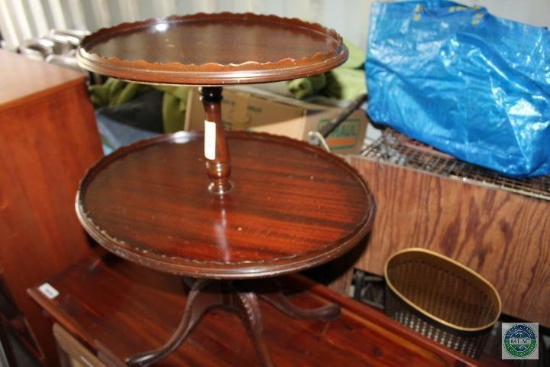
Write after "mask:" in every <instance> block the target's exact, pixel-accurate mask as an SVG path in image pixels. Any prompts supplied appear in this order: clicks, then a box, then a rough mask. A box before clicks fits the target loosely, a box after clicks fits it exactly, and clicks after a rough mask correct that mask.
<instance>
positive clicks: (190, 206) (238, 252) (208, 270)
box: [77, 132, 375, 279]
mask: <svg viewBox="0 0 550 367" xmlns="http://www.w3.org/2000/svg"><path fill="white" fill-rule="evenodd" d="M228 144H229V148H230V150H231V155H232V180H233V183H234V187H233V188H232V189H231V191H230V192H229V193H228V194H227V195H221V196H220V195H214V194H212V193H211V192H210V191H209V190H208V180H209V178H208V176H207V175H206V173H205V170H204V158H202V157H201V152H202V150H203V145H202V133H200V132H180V133H177V134H175V135H169V136H161V137H157V138H153V139H151V140H147V141H142V142H138V143H136V144H134V145H131V146H128V147H125V148H123V149H121V150H118V151H117V152H115V153H112V154H110V155H109V156H106V157H105V158H104V159H102V160H101V161H100V162H98V164H96V165H95V166H94V167H92V168H91V169H90V171H89V172H88V174H87V175H86V177H85V178H84V179H83V181H82V184H81V187H80V190H79V193H78V198H77V212H78V216H79V218H80V220H81V222H82V224H83V226H84V228H85V229H86V230H87V231H88V232H89V233H90V234H91V236H92V237H93V238H94V239H95V240H97V241H98V242H99V243H100V244H101V245H102V246H104V247H105V248H107V249H108V250H109V251H111V252H113V253H115V254H117V255H120V256H122V257H124V258H127V259H130V260H132V261H135V262H137V263H140V264H142V265H145V266H149V267H152V268H155V269H157V270H160V271H165V272H171V273H174V274H178V275H184V276H191V277H195V278H216V279H246V278H264V277H270V276H275V275H280V274H285V273H289V272H295V271H300V270H304V269H307V268H311V267H313V266H316V265H320V264H323V263H326V262H328V261H330V260H331V259H334V258H336V257H339V256H340V255H342V254H343V253H345V252H347V251H348V250H350V249H351V248H353V247H354V246H355V245H356V244H357V243H358V242H359V241H360V240H362V239H363V238H364V237H365V236H366V234H367V233H368V231H369V229H370V227H371V225H372V222H373V219H374V212H375V204H374V201H373V199H372V194H371V192H370V191H369V189H368V186H367V184H366V183H365V181H363V179H362V178H361V177H360V176H359V175H358V173H357V172H356V171H355V170H354V169H353V168H352V167H351V166H349V165H348V164H347V163H345V162H344V161H343V160H342V159H341V158H340V157H337V156H335V155H332V154H330V153H327V152H325V151H323V150H321V149H319V148H317V147H314V146H311V145H309V144H306V143H304V142H300V141H296V140H292V139H288V138H285V137H278V136H273V135H268V134H257V133H256V134H253V133H246V132H228Z"/></svg>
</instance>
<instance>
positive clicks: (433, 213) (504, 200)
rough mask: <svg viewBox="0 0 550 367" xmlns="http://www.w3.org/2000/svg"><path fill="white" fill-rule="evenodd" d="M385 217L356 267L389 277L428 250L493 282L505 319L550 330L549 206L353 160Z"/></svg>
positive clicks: (378, 222) (479, 186) (378, 216)
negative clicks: (409, 254) (396, 262)
mask: <svg viewBox="0 0 550 367" xmlns="http://www.w3.org/2000/svg"><path fill="white" fill-rule="evenodd" d="M349 162H350V163H351V164H352V165H353V166H354V167H356V168H357V169H358V170H359V172H360V173H361V175H362V176H363V177H364V178H365V179H366V180H368V182H369V186H370V187H371V189H372V192H373V195H374V197H375V200H376V203H377V206H378V210H377V214H376V221H375V224H374V226H373V229H372V232H371V234H370V236H369V241H368V244H367V246H366V250H365V252H364V253H363V254H362V256H361V257H360V258H359V260H358V261H357V263H356V267H357V268H359V269H363V270H366V271H368V272H370V273H374V274H378V275H382V274H383V271H384V269H383V266H384V262H385V261H386V260H387V259H388V257H389V256H390V255H391V254H392V253H394V252H395V251H397V250H400V249H402V248H408V247H422V248H427V249H431V250H433V251H436V252H438V253H440V254H442V255H445V256H448V257H450V258H452V259H454V260H456V261H458V262H460V263H462V264H463V265H465V266H468V267H469V268H471V269H472V270H474V271H476V272H478V273H479V274H481V275H482V276H483V277H485V278H486V279H487V280H488V281H489V282H491V283H492V284H493V285H494V286H495V288H496V289H497V290H498V292H499V294H500V296H501V298H502V312H503V313H505V314H508V315H511V316H515V317H518V318H520V319H523V320H531V321H533V322H539V323H541V324H543V325H546V326H550V312H549V311H548V310H549V309H548V300H549V299H550V282H549V281H548V280H549V279H550V266H548V264H550V246H549V245H548V244H550V202H548V201H545V200H541V199H536V198H529V197H526V196H523V195H519V194H515V193H510V192H507V191H504V190H498V189H494V188H488V187H485V186H483V185H482V184H476V183H468V182H461V181H459V180H456V179H452V178H446V177H441V176H438V175H435V174H429V173H426V172H421V171H418V170H413V169H410V168H403V167H399V166H395V165H392V164H389V163H383V162H374V161H372V160H368V159H363V158H360V157H350V158H349Z"/></svg>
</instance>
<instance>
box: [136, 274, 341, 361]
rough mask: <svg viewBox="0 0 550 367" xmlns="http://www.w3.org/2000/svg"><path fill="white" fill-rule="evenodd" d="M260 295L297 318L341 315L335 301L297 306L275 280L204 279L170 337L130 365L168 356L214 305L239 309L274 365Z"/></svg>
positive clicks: (263, 353)
mask: <svg viewBox="0 0 550 367" xmlns="http://www.w3.org/2000/svg"><path fill="white" fill-rule="evenodd" d="M258 298H261V299H263V300H265V301H267V302H269V303H270V304H271V305H273V306H274V307H276V308H277V309H278V310H279V311H281V312H283V313H285V314H287V315H288V316H290V317H294V318H299V319H310V320H322V321H330V320H333V319H335V318H337V317H338V316H339V315H340V307H339V306H338V305H335V304H334V305H329V306H325V307H321V308H317V309H304V308H301V307H298V306H296V305H294V304H293V303H291V302H290V300H289V299H288V298H287V297H286V295H285V294H284V293H283V291H282V288H281V286H279V284H278V283H277V282H276V281H275V280H269V279H263V280H257V281H226V280H211V279H200V280H197V281H195V282H194V283H193V285H192V287H191V290H190V292H189V296H188V298H187V305H186V307H185V312H184V314H183V317H182V319H181V322H180V324H179V325H178V328H177V329H176V331H175V332H174V334H173V335H172V337H171V338H170V340H168V342H166V344H164V345H163V346H162V347H160V348H158V349H155V350H152V351H149V352H145V353H140V354H137V355H135V356H132V357H130V358H128V359H127V360H126V364H127V365H128V366H149V365H150V364H152V363H155V362H157V361H159V360H161V359H163V358H165V357H166V356H168V355H169V354H170V353H172V352H173V351H175V350H176V349H177V348H178V347H179V346H180V345H181V344H182V343H183V342H184V341H185V339H186V338H187V337H188V336H189V334H190V333H191V331H192V330H193V328H194V327H195V326H196V325H197V324H198V322H199V321H200V319H201V318H202V316H203V315H204V314H205V313H206V312H208V310H210V309H211V308H213V307H221V308H225V309H227V310H229V311H232V312H235V313H236V314H237V315H238V316H239V317H240V318H241V320H242V322H243V324H244V326H245V328H246V330H247V332H248V334H249V336H250V338H251V339H252V342H253V344H254V347H255V348H256V351H257V353H258V357H259V359H260V361H261V364H262V366H265V367H271V366H274V364H273V361H272V358H271V354H270V352H269V348H268V347H267V344H266V341H265V339H264V336H263V321H262V312H261V309H260V305H259V303H258Z"/></svg>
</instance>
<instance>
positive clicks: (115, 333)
mask: <svg viewBox="0 0 550 367" xmlns="http://www.w3.org/2000/svg"><path fill="white" fill-rule="evenodd" d="M278 279H279V281H281V282H282V284H283V285H284V287H285V289H286V290H287V295H288V296H289V298H290V300H291V302H292V303H293V304H295V305H297V306H300V307H302V308H305V309H315V308H318V307H323V306H327V305H331V304H337V305H339V306H340V308H341V316H340V317H339V318H338V319H336V320H334V321H330V322H328V323H327V322H325V321H319V320H317V321H315V320H298V319H295V318H288V317H286V315H284V314H282V313H281V312H279V310H277V309H275V308H274V307H272V306H271V305H270V304H269V303H267V302H264V301H263V300H262V299H260V301H259V302H260V304H261V307H262V309H263V325H264V330H263V332H264V336H265V341H266V344H267V345H268V347H269V349H270V351H271V355H272V358H273V362H274V363H275V364H276V365H277V366H280V367H284V366H292V367H295V366H307V367H326V366H347V367H364V366H417V367H422V366H449V367H451V366H485V367H489V366H501V365H504V364H501V363H500V362H498V361H495V360H493V359H488V358H486V356H484V359H482V360H480V361H479V362H477V361H473V360H471V359H469V358H468V357H465V356H463V355H461V354H460V353H457V352H456V351H453V350H450V349H447V348H445V347H442V346H440V345H439V344H436V343H434V342H432V341H430V340H429V339H427V338H424V337H422V336H421V335H419V334H417V333H414V332H413V331H411V330H409V329H407V328H405V327H403V326H402V325H400V324H398V323H397V322H395V321H393V320H391V319H389V318H387V317H386V316H385V315H383V314H382V313H380V312H379V311H378V310H374V309H372V308H370V307H368V306H366V305H363V304H361V303H359V302H357V301H354V300H351V299H349V298H347V297H344V296H342V295H340V294H338V293H335V292H332V291H330V290H328V289H327V288H326V287H324V286H322V285H319V284H314V283H312V282H310V281H308V280H307V279H305V278H303V277H300V276H290V277H282V278H278ZM48 282H49V284H51V285H52V286H53V287H54V288H55V289H57V290H58V291H59V296H58V297H56V298H54V299H49V298H47V297H46V296H45V295H43V294H42V293H40V292H39V291H38V289H37V288H33V289H31V290H30V294H31V296H32V298H33V299H34V300H36V301H37V302H38V303H39V304H40V306H41V307H42V308H43V309H44V310H46V312H47V313H48V315H50V317H51V319H52V321H55V322H57V323H59V324H60V325H61V326H62V327H63V328H64V329H65V330H67V331H69V332H70V333H71V334H72V335H74V336H75V338H76V339H77V340H79V341H80V342H81V343H82V344H83V345H84V346H85V347H87V348H88V349H89V350H90V351H92V352H93V353H94V354H95V355H97V356H98V357H99V359H100V360H101V361H103V362H104V363H105V364H107V365H108V366H121V367H122V366H126V364H125V360H126V358H128V357H129V356H132V355H134V354H136V353H139V352H142V351H144V350H150V349H154V348H157V347H159V346H161V345H162V344H163V343H164V342H165V341H166V340H168V338H169V337H170V336H171V335H172V334H173V332H174V330H175V328H176V326H177V324H178V322H179V320H180V319H181V315H182V312H183V309H184V306H185V304H186V297H185V295H183V294H182V292H181V278H180V277H178V276H173V275H170V274H165V273H161V272H157V271H154V270H151V269H148V268H145V267H141V266H139V265H135V264H133V263H130V262H126V261H120V260H116V261H114V262H107V263H106V262H104V261H102V260H97V261H95V263H93V259H91V260H86V261H82V262H80V263H78V264H76V265H75V266H73V267H71V268H69V269H67V270H66V271H64V272H63V273H60V274H59V275H57V276H55V277H53V278H51V279H48ZM259 364H260V361H259V359H258V356H257V354H256V353H255V350H254V347H253V345H252V342H251V340H250V339H249V338H248V336H247V334H246V331H245V328H244V327H243V325H242V323H241V322H240V320H239V318H238V316H237V315H236V314H234V313H230V312H226V311H225V310H223V309H215V310H212V312H209V313H207V314H205V315H204V317H203V319H202V321H201V322H200V323H199V324H197V326H196V328H195V330H194V331H193V333H191V334H190V335H189V337H188V339H187V341H186V342H185V343H183V344H182V345H181V346H180V347H179V348H178V349H177V350H176V351H175V352H174V353H171V354H170V355H168V356H167V357H166V359H163V360H162V361H161V362H159V363H158V366H164V367H176V366H177V367H181V366H197V367H199V366H200V367H208V366H212V367H214V366H215V367H220V366H221V367H224V366H227V367H230V366H257V365H259Z"/></svg>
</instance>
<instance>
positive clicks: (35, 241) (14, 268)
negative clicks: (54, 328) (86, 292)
mask: <svg viewBox="0 0 550 367" xmlns="http://www.w3.org/2000/svg"><path fill="white" fill-rule="evenodd" d="M0 69H2V70H4V71H5V72H4V73H2V82H1V84H0V161H1V162H0V166H1V167H2V172H1V174H0V188H1V190H2V195H1V196H2V206H1V210H0V213H1V214H0V215H1V217H0V219H1V220H0V267H1V268H2V270H3V271H2V276H3V277H4V280H5V283H6V285H7V287H8V288H9V292H10V293H11V295H10V298H12V299H13V300H14V302H15V303H16V305H15V306H16V309H17V310H18V311H20V312H21V313H22V315H21V316H22V317H15V318H14V317H11V318H10V320H9V321H10V322H9V323H8V325H10V326H13V328H14V330H16V331H17V335H19V336H21V338H22V340H23V342H24V343H25V344H26V345H29V346H32V347H33V351H34V354H35V356H36V357H37V358H38V359H39V360H40V361H42V362H43V363H44V365H51V366H56V365H57V363H56V362H55V361H56V359H57V353H56V351H55V345H54V342H53V338H52V335H51V329H50V328H49V325H48V323H47V322H44V321H45V320H44V318H43V317H42V315H41V312H40V309H39V308H38V307H36V304H35V303H34V302H33V301H32V300H31V299H30V298H29V297H28V295H27V294H26V289H27V288H28V287H31V286H34V285H36V284H37V283H39V282H42V281H43V280H44V279H46V278H48V277H50V276H52V275H53V274H55V273H58V272H59V271H61V270H62V269H64V268H65V267H66V266H67V265H69V264H72V263H73V262H75V261H76V260H78V259H79V258H81V257H82V256H83V255H84V254H86V253H87V252H88V250H89V246H88V238H87V236H86V234H85V232H84V230H83V229H82V227H81V226H80V224H79V222H78V219H77V218H76V216H75V214H74V196H75V193H76V190H77V188H78V182H79V180H80V179H81V178H82V175H83V174H84V172H85V171H86V169H87V168H88V167H89V166H90V164H92V163H93V162H94V161H96V160H97V159H99V158H100V157H101V155H102V151H101V143H100V140H99V135H98V133H97V129H96V125H95V119H94V111H93V107H92V105H91V103H90V101H89V98H88V95H87V90H86V79H85V76H84V75H83V74H81V73H78V72H75V71H71V70H68V69H63V68H60V67H58V66H52V65H49V64H46V63H44V62H40V61H33V60H29V59H27V58H25V57H23V56H20V55H17V54H15V53H11V52H8V51H4V50H0Z"/></svg>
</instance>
